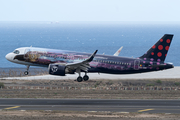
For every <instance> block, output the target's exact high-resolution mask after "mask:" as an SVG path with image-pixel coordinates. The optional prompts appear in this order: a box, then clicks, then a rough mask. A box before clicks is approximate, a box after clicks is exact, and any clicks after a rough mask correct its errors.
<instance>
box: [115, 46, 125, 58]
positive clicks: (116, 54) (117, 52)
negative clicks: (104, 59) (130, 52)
mask: <svg viewBox="0 0 180 120" xmlns="http://www.w3.org/2000/svg"><path fill="white" fill-rule="evenodd" d="M122 49H123V46H122V47H121V48H119V50H118V51H116V53H114V56H118V55H119V53H120V52H121V50H122Z"/></svg>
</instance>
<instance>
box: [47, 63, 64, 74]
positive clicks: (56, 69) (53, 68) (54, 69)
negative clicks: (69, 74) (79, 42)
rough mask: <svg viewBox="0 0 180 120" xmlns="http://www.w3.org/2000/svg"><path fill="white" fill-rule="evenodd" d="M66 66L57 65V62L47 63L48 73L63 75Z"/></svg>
mask: <svg viewBox="0 0 180 120" xmlns="http://www.w3.org/2000/svg"><path fill="white" fill-rule="evenodd" d="M65 69H66V66H65V65H57V64H50V65H49V68H48V70H49V74H51V75H60V76H65V74H66V72H65Z"/></svg>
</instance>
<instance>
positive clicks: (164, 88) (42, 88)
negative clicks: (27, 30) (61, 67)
mask: <svg viewBox="0 0 180 120" xmlns="http://www.w3.org/2000/svg"><path fill="white" fill-rule="evenodd" d="M5 89H6V90H7V89H9V90H122V91H123V90H129V91H130V90H134V91H135V90H180V87H143V86H142V87H51V86H50V87H45V86H4V87H0V90H5Z"/></svg>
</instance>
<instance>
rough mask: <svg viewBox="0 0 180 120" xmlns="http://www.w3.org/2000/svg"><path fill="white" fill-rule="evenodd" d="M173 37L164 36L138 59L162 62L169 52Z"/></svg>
mask: <svg viewBox="0 0 180 120" xmlns="http://www.w3.org/2000/svg"><path fill="white" fill-rule="evenodd" d="M172 38H173V35H169V34H165V35H164V36H163V37H162V38H161V39H160V40H159V41H158V42H157V43H156V44H155V45H153V46H152V47H151V48H150V49H149V50H148V51H147V53H145V54H144V55H143V56H141V57H140V58H146V59H149V60H152V59H153V60H154V61H164V60H165V58H166V56H167V52H168V50H169V47H170V44H171V41H172Z"/></svg>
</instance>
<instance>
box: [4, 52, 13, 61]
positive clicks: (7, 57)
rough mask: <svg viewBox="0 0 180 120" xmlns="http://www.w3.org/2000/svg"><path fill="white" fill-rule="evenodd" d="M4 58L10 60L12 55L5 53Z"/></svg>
mask: <svg viewBox="0 0 180 120" xmlns="http://www.w3.org/2000/svg"><path fill="white" fill-rule="evenodd" d="M5 57H6V59H7V60H9V61H12V60H13V56H12V54H11V53H9V54H7V55H6V56H5Z"/></svg>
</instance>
